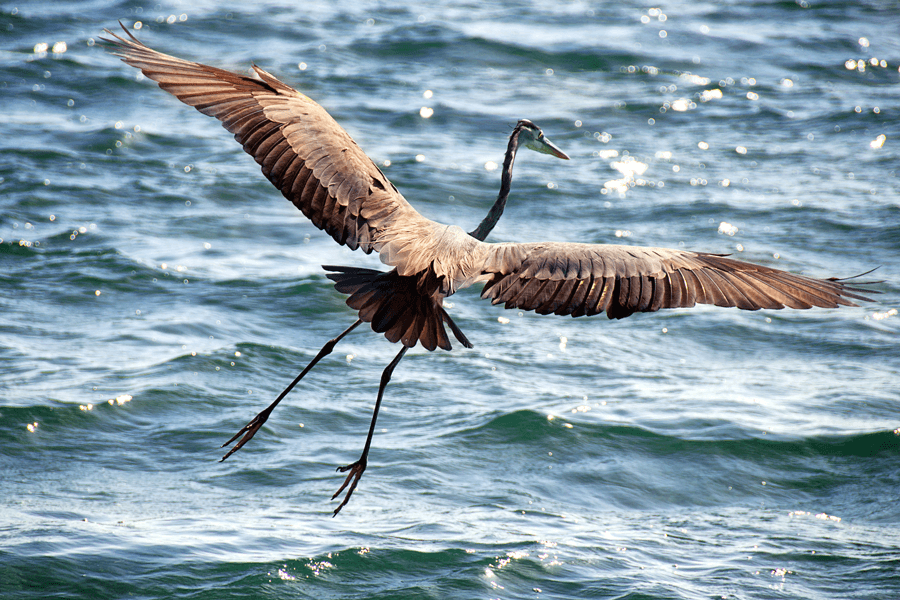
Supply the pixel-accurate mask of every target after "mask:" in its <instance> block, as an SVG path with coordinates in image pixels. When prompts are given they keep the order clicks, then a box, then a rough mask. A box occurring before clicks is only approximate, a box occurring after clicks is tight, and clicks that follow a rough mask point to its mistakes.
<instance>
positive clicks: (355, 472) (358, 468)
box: [331, 457, 367, 517]
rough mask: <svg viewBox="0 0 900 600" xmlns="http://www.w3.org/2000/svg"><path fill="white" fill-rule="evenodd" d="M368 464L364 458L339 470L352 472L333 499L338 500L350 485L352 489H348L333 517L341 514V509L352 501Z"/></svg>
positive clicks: (348, 474)
mask: <svg viewBox="0 0 900 600" xmlns="http://www.w3.org/2000/svg"><path fill="white" fill-rule="evenodd" d="M366 462H367V461H366V459H365V457H363V458H360V459H359V460H358V461H356V462H355V463H352V464H349V465H347V466H345V467H338V468H337V470H338V472H340V473H347V471H350V472H349V473H347V478H346V479H345V480H344V483H343V484H342V485H341V487H340V488H338V491H336V492H335V493H334V495H333V496H332V497H331V499H332V500H334V499H335V498H337V497H338V496H339V495H340V494H341V492H343V491H344V488H347V486H348V485H349V486H350V487H349V488H347V495H346V496H344V500H343V501H342V502H341V504H340V505H339V506H338V507H337V508H336V509H334V514H333V515H331V516H332V517H336V516H337V514H338V513H339V512H341V509H342V508H344V506H345V505H346V504H347V502H349V501H350V496H352V495H353V490H355V489H356V485H357V484H358V483H359V479H360V477H362V474H363V472H364V471H365V470H366ZM351 480H352V482H351Z"/></svg>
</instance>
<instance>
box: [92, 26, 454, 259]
mask: <svg viewBox="0 0 900 600" xmlns="http://www.w3.org/2000/svg"><path fill="white" fill-rule="evenodd" d="M122 28H123V29H125V33H126V34H127V35H128V39H126V38H124V37H122V36H119V35H116V34H115V33H113V32H111V31H109V30H108V29H107V30H106V32H107V33H108V34H109V35H110V36H112V39H105V38H104V39H103V41H105V42H107V43H108V44H109V45H111V46H112V47H113V51H114V53H115V54H116V55H117V56H119V57H121V58H122V60H123V61H124V62H126V63H127V64H129V65H131V66H133V67H137V68H138V69H140V70H141V71H142V72H143V73H144V75H145V76H147V77H148V78H150V79H152V80H154V81H156V82H157V83H158V84H159V87H161V88H162V89H164V90H166V91H167V92H169V93H171V94H173V95H174V96H175V97H176V98H178V99H179V100H181V101H182V102H184V103H185V104H188V105H190V106H193V107H194V108H196V109H197V110H199V111H200V112H202V113H203V114H206V115H209V116H212V117H216V118H217V119H219V120H220V121H221V122H222V125H223V126H224V127H225V129H227V130H228V131H230V132H231V133H233V134H234V138H235V139H236V140H237V141H238V142H239V143H240V144H241V145H242V146H243V147H244V150H245V151H246V152H247V153H248V154H250V156H252V157H253V158H254V159H255V160H256V162H257V163H259V164H260V166H261V167H262V172H263V174H265V176H266V177H267V178H268V179H269V181H271V182H272V183H273V184H274V185H275V187H277V188H278V189H279V190H281V193H282V194H284V196H285V197H286V198H287V199H288V200H290V201H291V202H293V203H294V205H296V206H297V208H299V209H300V210H301V211H303V214H304V215H306V216H307V217H308V218H309V219H310V220H311V221H312V222H313V223H314V224H315V225H316V227H319V228H320V229H323V230H325V231H326V232H327V233H328V234H329V235H331V236H332V237H333V238H334V239H335V240H336V241H337V242H338V243H340V244H344V245H346V246H348V247H350V248H351V249H354V250H355V249H356V248H361V249H362V250H363V251H365V252H366V253H370V252H372V251H373V250H374V251H377V252H379V253H381V258H382V260H383V261H384V262H386V263H387V264H390V265H392V266H396V267H398V270H399V272H400V274H401V275H411V274H415V273H417V272H419V271H420V270H421V269H420V268H419V267H420V266H421V265H420V263H422V262H423V261H425V260H428V258H430V257H426V256H424V254H427V253H419V254H420V256H419V258H420V259H421V260H415V261H413V263H415V264H406V263H404V262H403V260H406V258H407V257H409V256H411V252H410V251H409V245H410V244H411V243H413V242H419V245H420V246H421V245H423V244H424V246H432V245H434V243H436V241H432V240H428V238H429V236H432V234H433V235H435V236H437V237H438V238H440V237H441V235H442V230H443V229H445V228H446V226H443V225H440V224H438V223H435V222H433V221H431V220H429V219H426V218H425V217H423V216H422V215H420V214H419V213H418V212H417V211H416V210H415V209H414V208H413V207H412V206H410V204H409V203H408V202H407V201H406V200H405V199H404V198H403V196H402V195H401V194H400V192H398V191H397V189H396V188H395V187H394V186H393V184H391V182H390V181H388V179H387V177H385V176H384V174H383V173H382V172H381V170H379V169H378V167H377V166H375V163H373V162H372V160H371V159H370V158H369V157H368V156H366V154H365V153H364V152H363V151H362V150H361V149H360V148H359V146H357V145H356V143H355V142H354V141H353V139H352V138H351V137H350V135H349V134H347V132H346V131H344V129H343V128H342V127H341V126H340V125H338V124H337V122H336V121H335V120H334V119H333V118H332V117H331V115H329V114H328V112H326V111H325V109H324V108H322V107H321V106H319V105H318V104H316V103H315V102H314V101H312V100H311V99H309V98H307V97H306V96H305V95H303V94H301V93H300V92H298V91H296V90H294V89H293V88H291V87H289V86H287V85H285V84H283V83H282V82H280V81H279V80H278V79H276V78H275V77H273V76H272V75H270V74H269V73H266V72H265V71H264V70H262V69H260V68H259V67H257V66H255V65H254V66H253V69H254V70H255V71H256V74H257V75H258V76H259V79H256V78H252V77H245V76H242V75H237V74H235V73H231V72H229V71H224V70H222V69H217V68H215V67H209V66H206V65H202V64H199V63H195V62H190V61H186V60H182V59H179V58H176V57H174V56H169V55H167V54H163V53H161V52H157V51H156V50H153V49H151V48H148V47H147V46H145V45H144V44H142V43H141V42H140V41H138V40H137V39H136V38H135V37H134V36H133V35H132V34H131V32H129V31H128V30H127V29H126V28H125V27H124V26H123V27H122ZM430 241H431V242H432V243H429V242H430Z"/></svg>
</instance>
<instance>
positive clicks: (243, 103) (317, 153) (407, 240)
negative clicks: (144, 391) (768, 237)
mask: <svg viewBox="0 0 900 600" xmlns="http://www.w3.org/2000/svg"><path fill="white" fill-rule="evenodd" d="M123 29H124V26H123ZM125 31H126V33H127V34H128V36H129V38H130V39H126V38H123V37H120V36H118V35H116V34H114V33H112V32H110V31H108V30H107V33H109V34H110V35H111V36H112V37H113V39H107V40H104V41H106V42H107V43H108V44H110V45H111V46H112V47H113V51H114V52H115V53H116V54H117V55H118V56H120V57H121V58H122V60H124V61H125V62H126V63H128V64H129V65H131V66H133V67H137V68H138V69H140V70H141V71H142V72H143V73H144V75H146V76H147V77H149V78H150V79H152V80H154V81H156V82H157V83H158V84H159V86H160V87H161V88H162V89H164V90H166V91H168V92H170V93H171V94H173V95H174V96H175V97H177V98H178V99H179V100H181V101H182V102H184V103H185V104H188V105H190V106H193V107H195V108H196V109H197V110H199V111H200V112H202V113H204V114H206V115H209V116H212V117H215V118H217V119H219V120H220V121H221V122H222V125H223V126H224V127H225V128H226V129H227V130H228V131H230V132H231V133H233V134H234V137H235V139H236V140H237V141H238V142H239V143H240V144H241V145H242V146H243V148H244V150H245V151H246V152H247V153H248V154H250V155H251V156H252V157H253V158H254V159H255V160H256V162H257V163H259V165H260V166H261V167H262V172H263V174H264V175H265V176H266V177H267V178H268V179H269V181H271V182H272V184H273V185H275V187H277V188H278V189H279V190H280V191H281V193H282V194H283V195H284V196H285V197H286V198H287V199H288V200H290V201H291V202H292V203H293V204H294V205H295V206H296V207H297V208H299V209H300V210H301V211H302V212H303V214H304V215H306V216H307V217H308V218H309V219H310V221H312V222H313V224H315V225H316V226H317V227H319V228H320V229H322V230H324V231H326V232H327V233H328V234H329V235H330V236H331V237H333V238H334V239H335V241H337V242H338V243H339V244H343V245H346V246H348V247H349V248H351V249H357V248H359V249H361V250H363V251H364V252H366V253H371V252H373V251H374V252H378V254H379V257H380V258H381V260H382V262H384V263H385V264H387V265H390V266H392V267H394V268H393V270H391V271H390V272H387V273H385V272H382V271H377V270H373V269H362V268H356V267H325V269H326V270H328V271H330V273H329V274H328V277H329V278H331V279H332V280H334V281H335V288H336V289H337V290H338V291H339V292H342V293H345V294H348V295H349V296H350V297H349V299H348V300H347V304H348V305H349V306H350V307H352V308H353V309H354V310H356V311H357V312H358V316H359V319H358V320H357V322H356V323H354V324H353V325H352V326H351V327H350V328H348V329H347V330H346V331H344V332H343V333H341V335H339V336H338V337H336V338H335V339H334V340H331V341H330V342H328V344H326V345H325V347H323V348H322V350H321V351H320V352H319V354H318V355H317V356H316V357H315V358H314V359H313V361H312V362H311V363H310V364H309V365H308V366H307V368H306V369H304V371H303V372H302V373H301V374H300V375H299V376H298V377H297V378H296V379H295V380H294V381H293V383H291V385H290V386H288V388H287V389H286V390H285V391H284V392H282V394H281V395H280V396H279V397H278V398H277V399H276V400H275V402H273V403H272V405H270V406H269V407H268V408H267V409H266V410H264V411H263V412H262V413H260V414H259V415H258V416H257V417H256V418H255V419H254V420H252V421H251V422H250V423H248V424H247V426H245V427H244V428H243V429H242V430H241V431H240V432H238V434H237V435H235V436H234V437H233V438H232V439H231V440H229V442H227V443H226V444H225V445H228V444H230V443H231V442H232V441H234V440H235V439H237V438H238V437H239V436H241V435H242V434H243V437H242V438H241V440H240V441H239V442H238V443H237V444H236V445H235V446H234V447H233V448H232V449H231V450H230V451H229V452H228V454H226V455H225V457H223V459H222V460H224V459H225V458H227V457H228V456H230V455H231V454H232V453H233V452H235V451H236V450H238V449H240V448H241V447H242V446H243V445H244V444H245V443H246V442H247V441H249V440H250V439H251V438H252V437H253V435H254V434H255V433H256V431H258V430H259V428H260V427H261V426H262V424H263V423H265V421H266V419H268V416H269V414H270V413H271V411H272V409H274V407H275V406H276V405H277V404H278V402H280V401H281V399H282V398H283V397H284V396H285V395H286V394H287V393H288V392H289V391H290V390H291V389H292V388H293V387H294V385H296V383H297V382H298V381H299V380H300V379H301V378H302V377H303V376H304V375H305V374H306V373H307V372H308V371H309V369H311V368H312V367H313V366H314V365H315V364H316V363H317V362H318V361H319V360H320V359H321V358H322V357H323V356H325V355H327V354H328V353H330V352H331V350H332V349H333V347H334V345H335V344H336V343H337V342H338V341H339V340H340V339H341V338H343V337H344V336H345V335H347V334H348V333H349V332H350V331H352V330H353V329H354V328H356V326H358V325H359V324H360V323H361V322H368V323H370V324H371V326H372V329H373V330H375V331H376V332H379V333H384V335H385V337H386V338H387V339H388V340H390V341H391V342H400V343H401V344H402V345H403V348H402V349H401V351H400V353H399V354H398V355H397V357H396V358H395V359H394V361H392V362H391V364H390V365H388V367H387V369H385V372H384V375H383V376H382V381H381V385H380V387H379V392H378V399H377V402H376V407H375V413H374V414H373V417H372V422H371V425H370V428H369V435H368V438H367V440H366V446H365V449H364V451H363V455H362V456H361V457H360V460H359V461H357V462H355V463H353V464H351V465H348V466H347V467H342V468H341V469H340V470H342V471H350V473H349V475H348V476H347V479H346V480H345V481H344V485H343V486H341V488H340V489H339V490H338V492H337V493H336V494H335V496H334V497H336V496H337V495H338V494H340V493H341V492H342V491H343V490H344V489H345V488H346V487H347V486H348V484H349V485H350V487H349V489H348V491H347V495H346V497H345V498H344V500H343V502H342V503H341V504H340V506H338V508H337V509H336V510H335V511H334V514H337V513H338V511H340V509H341V508H342V507H343V506H344V505H345V504H346V503H347V501H348V500H349V498H350V495H351V494H352V493H353V490H354V489H355V488H356V484H357V483H358V482H359V478H360V477H361V476H362V472H363V471H364V470H365V466H366V459H367V456H368V451H369V446H370V444H371V440H372V433H373V431H374V426H375V419H376V418H377V415H378V409H379V407H380V404H381V399H382V396H383V393H384V388H385V386H386V385H387V381H388V380H389V379H390V375H391V372H392V371H393V369H394V367H395V366H396V364H397V363H398V362H399V361H400V359H401V358H402V357H403V355H404V353H405V352H406V349H407V348H410V347H413V346H415V345H416V344H417V343H420V344H421V345H422V346H423V347H424V348H426V349H428V350H434V349H436V348H443V349H445V350H450V348H451V344H450V339H449V337H448V335H447V332H446V330H445V328H444V326H445V325H447V326H449V327H450V330H451V332H452V334H453V335H454V337H456V339H457V340H459V341H460V342H461V343H462V344H463V345H464V346H466V347H471V344H470V343H469V341H468V340H467V339H466V337H465V335H463V333H462V332H461V331H460V330H459V328H458V327H457V326H456V324H455V323H454V322H453V321H452V320H451V318H450V316H449V315H448V314H447V312H446V311H445V310H444V308H443V299H444V298H446V297H447V296H449V295H451V294H453V293H454V292H456V291H457V290H458V289H461V288H464V287H467V286H470V285H473V284H477V283H484V288H483V290H482V294H481V295H482V298H488V299H490V300H491V302H492V303H493V304H500V303H502V304H503V305H504V307H505V308H518V309H521V310H530V311H535V312H537V313H539V314H557V315H571V316H573V317H579V316H590V315H596V314H600V313H602V312H605V313H606V314H607V316H608V317H609V318H610V319H621V318H624V317H627V316H629V315H631V314H633V313H636V312H654V311H657V310H660V309H662V308H677V307H690V306H694V305H695V304H698V303H699V304H714V305H716V306H736V307H738V308H741V309H744V310H757V309H760V308H769V309H779V308H784V307H789V308H810V307H813V306H817V307H827V308H835V307H837V306H841V305H842V306H856V305H855V304H854V303H853V302H852V300H851V299H857V300H868V298H866V297H865V296H862V295H861V292H864V291H865V290H863V289H860V288H857V287H851V286H848V285H847V284H846V283H845V282H844V281H843V280H840V279H835V278H831V279H814V278H810V277H805V276H803V275H795V274H792V273H787V272H785V271H780V270H778V269H772V268H769V267H765V266H761V265H755V264H751V263H747V262H742V261H739V260H734V259H732V258H728V257H727V256H723V255H718V254H706V253H699V252H690V251H686V250H670V249H665V248H644V247H637V246H619V245H601V244H575V243H556V242H552V243H530V244H516V243H503V244H491V243H485V242H484V241H483V240H484V239H485V237H486V236H487V234H488V233H489V232H490V230H491V229H492V228H493V226H494V225H495V224H496V222H497V220H498V219H499V218H500V215H501V214H502V212H503V208H504V206H505V204H506V201H507V198H508V195H509V190H510V183H511V178H512V169H513V163H514V161H515V156H516V152H517V150H518V148H519V147H520V145H522V144H524V145H525V146H526V147H528V148H530V149H533V150H537V151H539V152H543V153H546V154H551V155H554V156H556V157H558V158H568V157H567V156H566V155H565V154H564V153H563V152H562V151H561V150H559V148H557V147H556V146H555V145H553V144H552V143H551V142H550V141H549V140H547V139H546V138H545V137H544V135H543V132H542V131H541V130H540V129H539V128H538V127H537V126H536V125H534V123H531V122H530V121H527V120H521V121H519V122H518V124H517V125H516V127H515V129H514V130H513V133H512V135H511V136H510V139H509V145H508V148H507V152H506V158H505V161H504V168H503V172H502V177H501V189H500V194H499V196H498V198H497V201H496V202H495V203H494V206H493V207H492V208H491V210H490V212H489V213H488V216H487V217H486V218H485V219H484V221H482V223H481V224H480V225H479V227H478V228H476V229H475V230H474V231H472V232H471V233H466V232H465V231H464V230H462V229H460V228H459V227H457V226H452V225H451V226H448V225H443V224H441V223H437V222H435V221H432V220H430V219H426V218H425V217H423V216H422V215H420V214H419V213H418V212H417V211H416V210H415V209H414V208H413V207H412V206H411V205H410V204H409V203H408V202H407V201H406V200H405V199H404V198H403V196H402V195H401V194H400V192H399V191H397V188H395V187H394V186H393V185H392V184H391V182H390V181H388V179H387V177H385V176H384V174H383V173H382V172H381V171H380V170H379V169H378V167H377V166H376V165H375V163H373V162H372V160H371V159H369V157H368V156H366V155H365V153H363V151H362V150H361V149H360V148H359V147H358V146H357V145H356V143H355V142H354V141H353V140H352V139H351V138H350V136H349V135H348V134H347V132H345V131H344V129H343V128H341V126H340V125H338V124H337V122H335V121H334V119H333V118H332V117H331V116H330V115H329V114H328V113H327V112H326V111H325V110H324V109H323V108H322V107H321V106H319V105H318V104H316V103H315V102H313V101H312V100H311V99H309V98H308V97H306V96H305V95H303V94H301V93H300V92H298V91H296V90H294V89H292V88H290V87H288V86H287V85H285V84H283V83H282V82H280V81H279V80H278V79H276V78H275V77H273V76H272V75H270V74H269V73H267V72H265V71H264V70H262V69H261V68H259V67H257V66H255V65H254V66H253V69H254V71H255V72H256V74H257V76H258V78H252V77H246V76H242V75H237V74H234V73H230V72H228V71H224V70H222V69H217V68H215V67H209V66H206V65H201V64H198V63H194V62H189V61H185V60H181V59H179V58H175V57H172V56H169V55H166V54H162V53H160V52H157V51H155V50H152V49H150V48H148V47H147V46H145V45H144V44H142V43H141V42H139V41H138V40H137V39H136V38H135V37H134V36H133V35H131V33H130V32H128V30H127V29H126V30H125ZM351 480H352V484H351Z"/></svg>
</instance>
